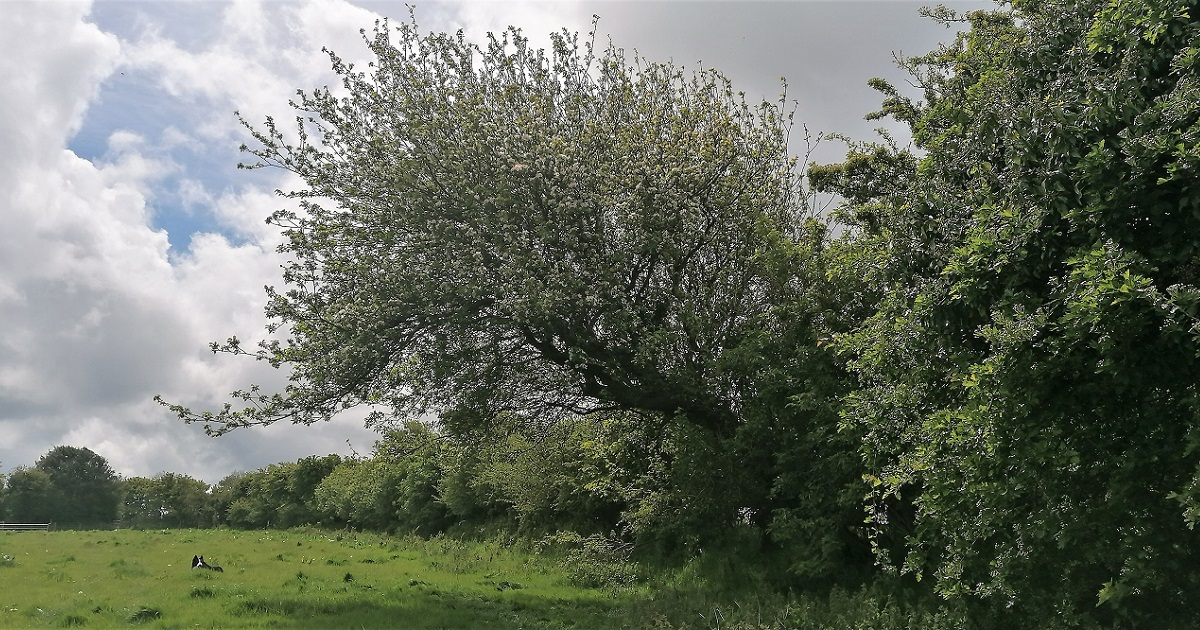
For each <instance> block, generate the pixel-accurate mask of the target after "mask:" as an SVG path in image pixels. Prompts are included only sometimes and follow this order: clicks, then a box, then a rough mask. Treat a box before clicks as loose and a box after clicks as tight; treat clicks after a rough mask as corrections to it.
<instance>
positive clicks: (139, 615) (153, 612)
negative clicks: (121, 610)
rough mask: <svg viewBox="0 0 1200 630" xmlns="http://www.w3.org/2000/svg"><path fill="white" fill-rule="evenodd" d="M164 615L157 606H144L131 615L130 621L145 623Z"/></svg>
mask: <svg viewBox="0 0 1200 630" xmlns="http://www.w3.org/2000/svg"><path fill="white" fill-rule="evenodd" d="M160 617H162V611H160V610H159V609H157V608H147V607H146V606H142V607H141V608H138V609H137V610H135V611H133V614H131V615H129V623H145V622H147V621H154V620H155V619H158V618H160Z"/></svg>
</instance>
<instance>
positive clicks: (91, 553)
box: [0, 529, 961, 630]
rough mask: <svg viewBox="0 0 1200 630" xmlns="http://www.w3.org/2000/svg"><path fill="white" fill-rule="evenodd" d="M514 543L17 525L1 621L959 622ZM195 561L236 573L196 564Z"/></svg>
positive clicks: (843, 597)
mask: <svg viewBox="0 0 1200 630" xmlns="http://www.w3.org/2000/svg"><path fill="white" fill-rule="evenodd" d="M507 542H508V541H506V540H504V539H503V538H501V537H497V538H495V539H492V540H485V541H479V542H467V541H461V540H458V539H454V538H445V537H437V538H433V539H429V540H426V539H421V538H416V537H391V536H384V535H377V534H352V533H336V532H324V531H319V530H310V529H303V530H288V531H231V530H162V531H131V530H118V531H83V532H74V531H59V532H5V533H0V628H79V627H83V628H118V627H119V628H129V627H137V628H422V629H437V628H500V629H508V628H511V629H518V628H527V629H560V628H588V629H592V628H594V629H604V628H658V629H664V630H665V629H682V628H697V629H699V628H727V629H730V630H732V629H735V628H746V629H749V628H754V629H765V628H781V629H782V628H840V627H862V628H908V627H911V628H925V627H935V626H937V627H961V626H960V624H957V623H942V622H950V621H952V620H949V619H941V620H939V619H938V618H936V616H935V617H930V616H929V615H925V616H923V617H922V616H921V615H920V614H916V613H913V612H911V611H906V610H903V609H901V608H900V607H899V606H897V604H896V603H895V601H894V600H893V599H891V598H889V596H887V595H881V594H879V593H872V592H869V591H867V590H864V591H862V592H856V593H841V592H838V591H834V592H833V593H832V594H829V593H827V594H824V595H821V596H808V597H783V596H781V595H770V594H762V595H759V594H756V593H754V592H748V591H746V590H742V591H740V592H731V593H729V594H728V595H727V596H725V597H720V596H715V595H713V593H712V591H708V590H703V589H689V588H688V587H687V585H686V584H684V585H682V586H681V585H680V584H679V583H678V581H679V580H678V576H679V574H675V575H674V576H673V577H670V576H668V577H669V578H670V579H665V578H663V576H658V577H647V576H645V575H638V572H637V570H636V567H632V566H629V565H624V564H614V565H605V564H604V561H600V560H594V559H593V560H588V559H587V558H584V557H581V556H580V555H579V554H578V553H563V552H561V550H558V551H555V550H542V551H540V552H539V551H537V550H536V548H535V547H532V546H529V545H525V544H517V545H510V544H507ZM193 555H204V557H205V560H207V561H208V562H209V563H210V564H216V565H220V566H221V567H223V569H224V572H220V573H218V572H213V571H204V570H192V569H191V568H190V567H191V558H192V556H193ZM598 575H600V576H609V577H610V578H611V577H612V576H616V579H612V580H611V581H610V582H609V583H604V580H597V579H596V576H598ZM672 579H674V580H675V582H674V583H672V581H671V580H672ZM656 585H657V586H656ZM914 615H915V616H914Z"/></svg>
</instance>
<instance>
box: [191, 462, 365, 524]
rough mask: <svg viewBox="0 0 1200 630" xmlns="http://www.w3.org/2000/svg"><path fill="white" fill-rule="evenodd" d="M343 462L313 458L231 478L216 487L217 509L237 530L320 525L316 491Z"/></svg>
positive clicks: (223, 480) (268, 467) (274, 465)
mask: <svg viewBox="0 0 1200 630" xmlns="http://www.w3.org/2000/svg"><path fill="white" fill-rule="evenodd" d="M341 463H342V458H341V456H339V455H325V456H323V457H320V456H316V455H312V456H309V457H304V458H301V459H298V460H296V461H295V462H289V463H282V464H272V465H270V466H267V467H266V468H263V469H261V470H256V471H252V472H249V473H241V474H233V475H229V476H228V477H226V478H225V479H222V480H221V481H220V483H218V484H217V485H216V486H215V487H214V488H213V500H214V502H215V509H216V511H217V513H218V514H219V515H221V517H222V518H223V520H224V522H226V523H227V524H229V525H231V526H233V527H241V528H251V529H253V528H262V527H294V526H296V525H309V524H314V523H317V522H318V514H319V511H318V510H317V507H316V503H315V494H316V488H317V486H318V485H319V484H320V483H321V482H322V481H323V480H324V479H325V477H326V476H327V475H329V474H330V473H331V472H332V471H333V470H334V469H335V468H337V467H338V466H339V465H340V464H341Z"/></svg>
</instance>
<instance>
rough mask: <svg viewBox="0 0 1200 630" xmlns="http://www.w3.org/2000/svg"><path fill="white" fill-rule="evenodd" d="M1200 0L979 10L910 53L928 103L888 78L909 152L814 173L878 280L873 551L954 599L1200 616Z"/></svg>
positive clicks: (866, 357) (1044, 615) (1035, 612)
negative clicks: (1199, 605) (925, 48)
mask: <svg viewBox="0 0 1200 630" xmlns="http://www.w3.org/2000/svg"><path fill="white" fill-rule="evenodd" d="M1196 10H1197V7H1196V6H1195V4H1194V3H1186V2H1182V3H1181V2H1160V1H1157V0H1140V1H1129V2H1111V3H1109V2H1099V1H1090V0H1080V1H1068V0H1061V1H1060V0H1044V1H1043V0H1039V1H1025V2H1016V3H1014V5H1013V6H1012V7H1011V8H1008V9H1001V10H998V11H993V12H978V13H972V14H970V15H969V16H967V18H966V19H967V21H968V24H969V26H970V30H969V31H968V32H966V33H964V34H963V35H962V36H960V37H959V38H958V40H957V41H956V42H955V43H954V44H953V45H950V46H946V47H944V48H942V49H940V50H938V51H935V52H933V53H931V54H929V55H926V56H924V57H919V58H916V59H910V60H906V61H905V64H906V66H907V67H908V68H909V69H910V70H911V71H912V73H913V81H914V83H915V84H917V85H919V86H920V87H921V88H922V90H923V96H924V99H925V100H924V102H921V103H915V102H913V101H912V100H910V99H908V98H906V97H904V96H901V95H900V94H899V92H898V91H897V90H896V89H895V88H894V87H892V86H890V85H887V84H886V83H884V82H881V81H876V82H875V83H874V85H875V86H876V87H877V88H878V89H880V90H881V92H882V93H883V94H884V96H885V99H884V103H883V110H882V111H881V112H880V113H878V114H877V115H878V116H882V115H891V116H893V117H894V118H896V119H898V120H901V121H903V122H906V123H908V124H909V125H910V126H911V128H912V132H913V137H914V143H915V145H916V148H915V149H914V150H911V151H910V150H901V149H899V148H898V147H897V146H895V145H894V144H892V143H889V142H887V141H886V139H885V141H884V142H882V143H880V144H876V145H869V144H854V145H852V147H851V152H850V154H849V155H848V156H847V160H846V161H845V162H844V163H842V164H840V165H835V166H831V167H823V168H819V169H814V170H813V171H812V172H811V173H810V177H811V178H812V182H813V183H814V185H816V186H817V187H818V188H821V189H823V190H828V191H832V192H836V193H839V194H841V195H843V197H844V198H845V199H846V205H845V206H844V208H843V209H842V211H841V212H842V214H841V216H842V218H843V220H844V221H845V222H846V224H847V225H848V230H847V233H848V236H847V237H846V242H845V244H844V245H843V246H842V248H843V252H844V253H843V254H842V255H843V256H844V260H845V261H847V264H848V265H849V266H851V267H852V268H856V269H861V270H864V272H865V273H864V274H863V277H864V278H865V281H866V289H867V292H868V293H870V294H873V295H877V296H879V298H880V302H879V306H878V309H877V311H876V313H875V314H874V315H873V316H871V317H870V318H869V319H867V320H866V321H865V323H864V324H863V325H862V326H861V327H860V328H859V329H858V330H856V331H855V332H854V333H853V334H850V335H844V336H842V337H840V338H839V339H838V340H837V344H838V347H840V348H841V349H842V350H843V351H844V352H845V353H846V355H847V356H849V357H852V359H853V368H854V370H855V372H856V374H857V376H858V378H859V379H860V381H861V383H862V388H861V389H859V390H857V391H855V392H853V393H852V394H851V395H850V396H849V405H848V407H847V409H846V410H845V419H846V424H847V426H848V427H850V428H852V429H854V430H856V431H861V432H862V434H863V439H864V441H863V444H862V452H863V455H864V456H865V458H866V462H867V464H868V467H869V472H870V475H869V476H868V479H869V481H870V483H871V484H872V486H873V490H872V493H871V496H870V498H869V502H870V503H869V507H870V509H871V519H872V522H873V525H874V526H875V527H876V528H877V532H876V536H875V543H876V548H877V551H878V552H879V554H880V558H881V560H883V561H884V562H885V563H888V564H891V565H892V566H895V567H898V568H899V569H900V570H902V571H904V572H909V573H913V574H915V575H918V576H920V575H927V576H931V577H933V578H935V579H936V581H937V584H938V588H939V589H940V590H941V591H942V592H943V593H945V594H946V595H965V594H975V595H979V596H983V597H986V598H990V599H989V601H992V602H994V604H995V605H996V606H997V607H998V609H1003V608H1008V609H1011V610H1013V611H1016V612H1018V613H1020V614H1024V615H1029V616H1030V618H1031V619H1037V620H1038V621H1027V623H1032V624H1034V625H1044V624H1051V623H1052V622H1051V621H1050V620H1051V619H1057V621H1056V622H1053V623H1064V624H1067V623H1074V622H1075V621H1080V620H1083V619H1086V618H1088V617H1089V616H1091V617H1094V618H1095V619H1099V620H1105V623H1118V624H1121V625H1133V624H1140V625H1152V626H1155V627H1181V626H1191V625H1194V624H1195V623H1196V622H1197V617H1196V616H1195V615H1196V613H1195V610H1194V606H1193V605H1192V604H1191V601H1192V599H1193V594H1194V593H1195V591H1196V589H1197V588H1198V587H1200V573H1198V572H1197V571H1196V570H1195V567H1196V566H1197V564H1196V563H1197V560H1198V559H1200V547H1198V546H1197V544H1196V539H1195V534H1194V533H1193V532H1192V531H1191V530H1190V529H1189V527H1188V525H1189V524H1190V523H1192V522H1194V519H1195V514H1196V512H1195V509H1194V506H1195V505H1196V503H1195V496H1196V494H1195V488H1196V487H1197V486H1196V483H1195V480H1196V478H1197V474H1200V466H1198V464H1200V453H1198V452H1197V451H1196V448H1195V447H1196V445H1197V443H1198V441H1197V440H1198V438H1197V435H1198V434H1197V432H1196V427H1197V424H1198V420H1200V418H1198V416H1197V411H1198V409H1197V402H1200V397H1198V392H1197V389H1196V382H1195V378H1194V375H1195V374H1197V373H1198V370H1200V343H1198V342H1200V336H1198V334H1200V327H1198V326H1197V324H1198V323H1200V319H1198V315H1200V312H1198V311H1197V306H1198V305H1200V249H1198V248H1197V243H1198V241H1197V238H1196V235H1197V234H1200V189H1197V188H1196V186H1195V185H1194V182H1195V169H1196V167H1197V166H1198V165H1200V153H1198V152H1197V149H1196V147H1197V146H1200V105H1198V103H1200V98H1198V97H1200V88H1198V86H1200V82H1198V79H1200V77H1198V76H1197V73H1196V66H1195V60H1196V59H1197V58H1198V57H1200V44H1198V42H1200V40H1198V39H1197V37H1198V36H1200V22H1197V21H1196V20H1195V18H1194V17H1193V15H1194V13H1195V11H1196ZM943 15H944V16H947V15H949V14H948V12H943ZM1097 604H1099V606H1097ZM1067 620H1074V621H1067Z"/></svg>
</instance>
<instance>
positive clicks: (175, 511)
mask: <svg viewBox="0 0 1200 630" xmlns="http://www.w3.org/2000/svg"><path fill="white" fill-rule="evenodd" d="M151 488H152V491H153V497H154V501H153V503H152V504H151V506H152V507H153V508H154V509H155V511H157V512H158V513H159V521H160V523H161V524H162V525H163V526H167V527H211V526H212V525H213V524H214V517H215V514H214V512H215V510H214V508H213V501H212V497H211V496H210V495H209V494H208V490H209V487H208V484H207V483H205V482H203V481H201V480H199V479H193V478H192V477H189V476H187V475H181V474H177V473H160V474H158V475H156V476H155V477H154V479H153V480H152V486H151ZM155 503H156V504H157V505H154V504H155Z"/></svg>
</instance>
